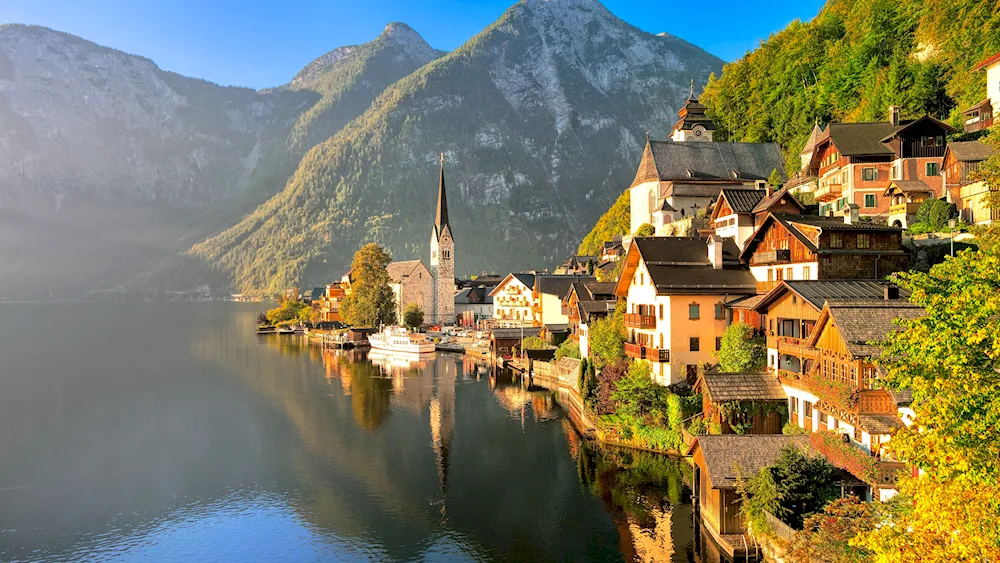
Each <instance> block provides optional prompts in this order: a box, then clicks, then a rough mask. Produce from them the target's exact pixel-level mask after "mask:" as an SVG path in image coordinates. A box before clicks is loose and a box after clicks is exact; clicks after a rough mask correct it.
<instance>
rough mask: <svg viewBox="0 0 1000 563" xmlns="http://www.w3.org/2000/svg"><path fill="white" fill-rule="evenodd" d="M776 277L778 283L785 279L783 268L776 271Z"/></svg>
mask: <svg viewBox="0 0 1000 563" xmlns="http://www.w3.org/2000/svg"><path fill="white" fill-rule="evenodd" d="M774 276H775V278H776V279H777V280H778V281H781V280H783V279H785V271H784V270H782V269H781V268H775V269H774Z"/></svg>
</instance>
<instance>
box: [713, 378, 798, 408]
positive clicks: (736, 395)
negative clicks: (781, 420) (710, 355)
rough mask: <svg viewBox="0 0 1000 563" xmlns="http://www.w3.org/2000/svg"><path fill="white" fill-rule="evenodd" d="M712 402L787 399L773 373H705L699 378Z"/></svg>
mask: <svg viewBox="0 0 1000 563" xmlns="http://www.w3.org/2000/svg"><path fill="white" fill-rule="evenodd" d="M701 382H702V385H704V387H705V389H707V390H708V394H709V396H710V397H711V398H712V402H715V403H721V402H725V401H751V400H760V401H770V400H784V399H787V398H788V395H787V394H786V393H785V390H784V388H783V387H782V386H781V383H780V382H779V381H778V376H777V375H775V374H773V373H718V372H711V371H706V372H705V373H703V374H702V376H701Z"/></svg>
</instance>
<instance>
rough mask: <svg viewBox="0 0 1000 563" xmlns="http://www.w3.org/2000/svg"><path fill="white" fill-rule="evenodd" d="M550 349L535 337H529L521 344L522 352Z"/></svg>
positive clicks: (546, 343)
mask: <svg viewBox="0 0 1000 563" xmlns="http://www.w3.org/2000/svg"><path fill="white" fill-rule="evenodd" d="M547 348H551V346H549V343H548V342H546V341H545V340H543V339H541V338H539V337H537V336H529V337H527V338H525V339H524V340H523V341H522V343H521V349H522V350H545V349H547Z"/></svg>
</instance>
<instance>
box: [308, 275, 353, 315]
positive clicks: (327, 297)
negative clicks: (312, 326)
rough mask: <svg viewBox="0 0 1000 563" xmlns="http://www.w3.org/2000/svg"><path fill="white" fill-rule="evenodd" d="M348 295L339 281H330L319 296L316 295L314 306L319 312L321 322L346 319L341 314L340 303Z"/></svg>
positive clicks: (313, 301) (313, 300)
mask: <svg viewBox="0 0 1000 563" xmlns="http://www.w3.org/2000/svg"><path fill="white" fill-rule="evenodd" d="M346 296H347V292H345V291H344V288H343V287H341V285H340V284H339V283H328V284H326V287H324V288H323V290H322V292H321V293H320V295H319V296H318V297H317V296H315V295H314V296H313V299H312V307H313V308H314V309H316V311H317V312H318V313H319V320H320V322H322V323H333V322H343V321H344V319H343V318H342V317H341V316H340V305H341V303H342V302H343V300H344V297H346Z"/></svg>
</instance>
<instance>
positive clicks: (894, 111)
mask: <svg viewBox="0 0 1000 563" xmlns="http://www.w3.org/2000/svg"><path fill="white" fill-rule="evenodd" d="M889 123H891V124H892V125H893V126H899V108H898V107H896V106H889Z"/></svg>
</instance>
